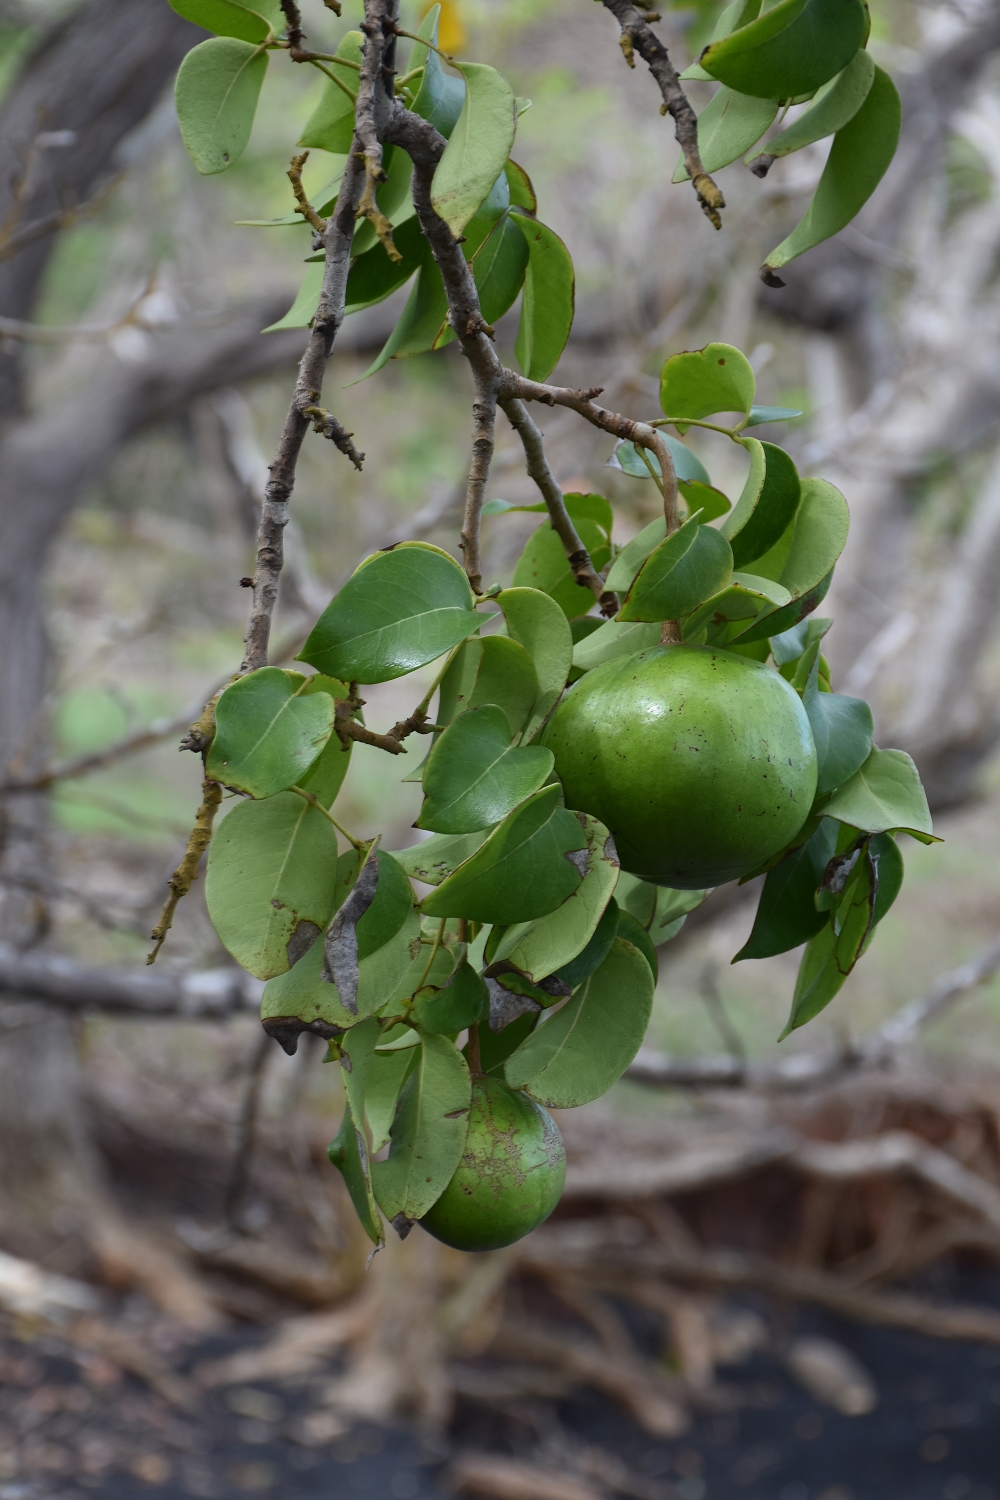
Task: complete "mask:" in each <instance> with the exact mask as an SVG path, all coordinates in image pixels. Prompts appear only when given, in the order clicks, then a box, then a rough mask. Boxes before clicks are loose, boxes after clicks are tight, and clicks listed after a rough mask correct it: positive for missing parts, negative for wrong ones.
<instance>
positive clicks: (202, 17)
mask: <svg viewBox="0 0 1000 1500" xmlns="http://www.w3.org/2000/svg"><path fill="white" fill-rule="evenodd" d="M170 9H171V10H175V11H176V12H177V14H178V15H179V16H183V17H184V19H185V20H186V21H193V22H194V24H195V25H196V26H203V27H204V28H205V30H206V31H214V32H215V34H216V36H235V37H239V38H240V40H241V41H244V42H263V41H264V40H265V39H266V37H267V36H268V35H269V33H271V32H275V33H280V32H281V31H283V30H284V27H285V18H284V15H283V13H282V10H281V6H280V4H278V0H248V3H244V0H170Z"/></svg>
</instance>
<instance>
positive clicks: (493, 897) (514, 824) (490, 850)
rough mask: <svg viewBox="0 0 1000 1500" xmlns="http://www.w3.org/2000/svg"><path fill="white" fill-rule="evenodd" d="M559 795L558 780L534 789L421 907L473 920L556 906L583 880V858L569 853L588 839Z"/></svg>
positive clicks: (528, 915) (524, 915) (519, 916)
mask: <svg viewBox="0 0 1000 1500" xmlns="http://www.w3.org/2000/svg"><path fill="white" fill-rule="evenodd" d="M561 800H562V792H561V790H560V788H559V787H558V786H547V787H543V788H542V790H541V791H540V792H535V794H534V796H532V797H529V798H528V800H527V801H526V802H523V803H522V804H521V806H520V807H518V808H515V810H514V811H513V812H512V813H510V814H509V816H508V817H506V818H505V819H504V821H503V822H502V823H501V824H500V825H499V827H497V828H495V829H494V830H493V832H492V833H491V834H490V836H489V838H488V839H487V840H486V842H485V843H484V844H483V845H482V847H481V848H480V849H478V850H477V851H476V853H475V854H473V855H472V856H471V858H469V859H467V860H466V861H465V863H464V864H463V865H460V866H459V867H458V869H457V870H456V871H455V872H454V873H453V874H452V875H449V876H448V877H447V878H446V879H445V880H443V881H442V882H441V884H440V885H439V886H438V888H437V890H436V891H431V893H430V895H429V896H425V897H424V900H423V902H422V903H421V910H422V911H423V912H424V913H425V914H426V915H427V916H429V917H467V918H469V919H470V920H472V921H473V922H528V921H531V920H532V919H533V918H535V917H543V916H545V915H546V914H547V913H548V912H550V911H555V909H556V907H557V906H559V905H561V904H562V902H563V901H565V899H566V897H567V896H569V895H571V894H572V893H573V891H575V890H577V888H578V887H579V885H580V881H581V874H582V872H581V869H580V864H581V863H582V861H579V860H572V859H570V858H569V857H568V856H569V855H570V854H574V853H575V852H576V851H577V850H581V849H583V848H584V847H585V845H586V840H585V838H584V836H583V833H582V831H581V828H580V824H579V823H578V822H577V820H576V818H575V817H574V815H573V814H572V813H570V812H567V811H566V809H565V808H564V807H562V806H561V805H560V804H561Z"/></svg>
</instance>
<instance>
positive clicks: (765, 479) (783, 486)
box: [719, 438, 801, 568]
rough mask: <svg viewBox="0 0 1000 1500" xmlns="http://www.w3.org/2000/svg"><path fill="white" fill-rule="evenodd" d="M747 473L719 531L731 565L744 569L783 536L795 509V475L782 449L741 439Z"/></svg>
mask: <svg viewBox="0 0 1000 1500" xmlns="http://www.w3.org/2000/svg"><path fill="white" fill-rule="evenodd" d="M743 446H744V447H745V448H747V449H748V450H749V453H750V473H749V474H748V476H747V482H746V484H745V485H744V487H743V493H742V494H741V496H740V498H739V500H738V501H737V503H736V506H735V508H734V510H733V511H732V513H731V514H730V515H728V516H727V517H726V519H725V520H724V521H723V523H722V525H721V526H720V527H719V530H720V532H721V533H722V535H723V536H724V537H725V538H726V540H727V541H728V542H729V545H730V546H731V547H732V549H733V565H734V567H737V568H744V567H746V565H747V564H748V563H751V562H753V561H754V559H755V558H758V557H763V556H764V554H765V552H769V551H770V550H771V548H772V547H773V546H774V545H775V543H776V542H777V541H778V540H779V539H780V538H781V537H782V536H783V535H784V533H785V531H786V530H787V529H788V527H789V526H790V525H791V523H792V520H793V519H794V516H795V512H796V510H797V509H798V504H799V496H800V493H801V485H800V483H799V476H798V471H797V470H796V468H795V465H794V463H793V462H792V460H791V459H790V458H789V456H788V454H787V453H786V452H785V450H784V449H783V448H778V447H776V446H775V445H774V443H761V442H758V440H757V439H756V438H744V439H743Z"/></svg>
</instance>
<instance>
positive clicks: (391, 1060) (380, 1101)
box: [365, 1047, 420, 1156]
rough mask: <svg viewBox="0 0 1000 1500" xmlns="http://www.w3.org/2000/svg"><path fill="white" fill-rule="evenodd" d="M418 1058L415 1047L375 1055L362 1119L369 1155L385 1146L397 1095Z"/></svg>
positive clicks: (417, 1050) (394, 1111)
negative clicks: (364, 1125)
mask: <svg viewBox="0 0 1000 1500" xmlns="http://www.w3.org/2000/svg"><path fill="white" fill-rule="evenodd" d="M419 1056H420V1048H419V1047H407V1048H405V1049H404V1050H402V1051H400V1052H376V1053H375V1056H374V1057H373V1059H372V1067H371V1074H370V1076H369V1079H368V1088H367V1089H366V1090H365V1118H366V1119H367V1121H368V1129H369V1131H370V1132H371V1138H372V1155H373V1156H375V1155H377V1154H378V1152H379V1151H381V1150H382V1148H383V1146H387V1145H388V1144H389V1131H390V1130H391V1129H392V1122H393V1119H394V1117H395V1114H396V1106H397V1105H398V1103H399V1096H400V1094H401V1093H402V1092H403V1087H404V1085H405V1083H406V1080H407V1079H408V1078H409V1076H410V1074H411V1073H412V1072H413V1069H414V1067H415V1066H416V1062H417V1058H418V1057H419Z"/></svg>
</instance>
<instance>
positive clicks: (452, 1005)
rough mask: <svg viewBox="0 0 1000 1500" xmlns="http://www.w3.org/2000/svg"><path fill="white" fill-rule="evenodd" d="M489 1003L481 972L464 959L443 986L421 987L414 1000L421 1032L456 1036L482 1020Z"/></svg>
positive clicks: (414, 1017) (415, 1017)
mask: <svg viewBox="0 0 1000 1500" xmlns="http://www.w3.org/2000/svg"><path fill="white" fill-rule="evenodd" d="M488 1006H489V994H488V992H487V989H486V985H485V984H484V983H483V979H482V975H480V974H477V973H476V971H475V969H474V968H473V967H472V965H471V964H469V963H467V962H466V961H465V960H464V959H463V961H462V962H461V963H460V964H459V965H458V967H457V968H456V969H455V972H454V973H453V974H452V976H451V978H450V979H449V980H448V983H447V984H446V985H445V986H444V987H443V988H442V989H430V988H425V989H423V990H421V992H420V994H419V995H418V996H417V998H416V1000H415V1001H414V1003H413V1019H414V1020H415V1021H416V1023H417V1025H418V1026H419V1027H420V1030H421V1031H424V1032H432V1033H433V1034H434V1035H436V1036H455V1035H457V1033H458V1032H460V1031H464V1030H465V1028H466V1027H467V1026H475V1025H476V1024H477V1023H478V1022H479V1021H481V1020H482V1019H483V1017H484V1016H485V1015H486V1013H487V1009H488Z"/></svg>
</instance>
